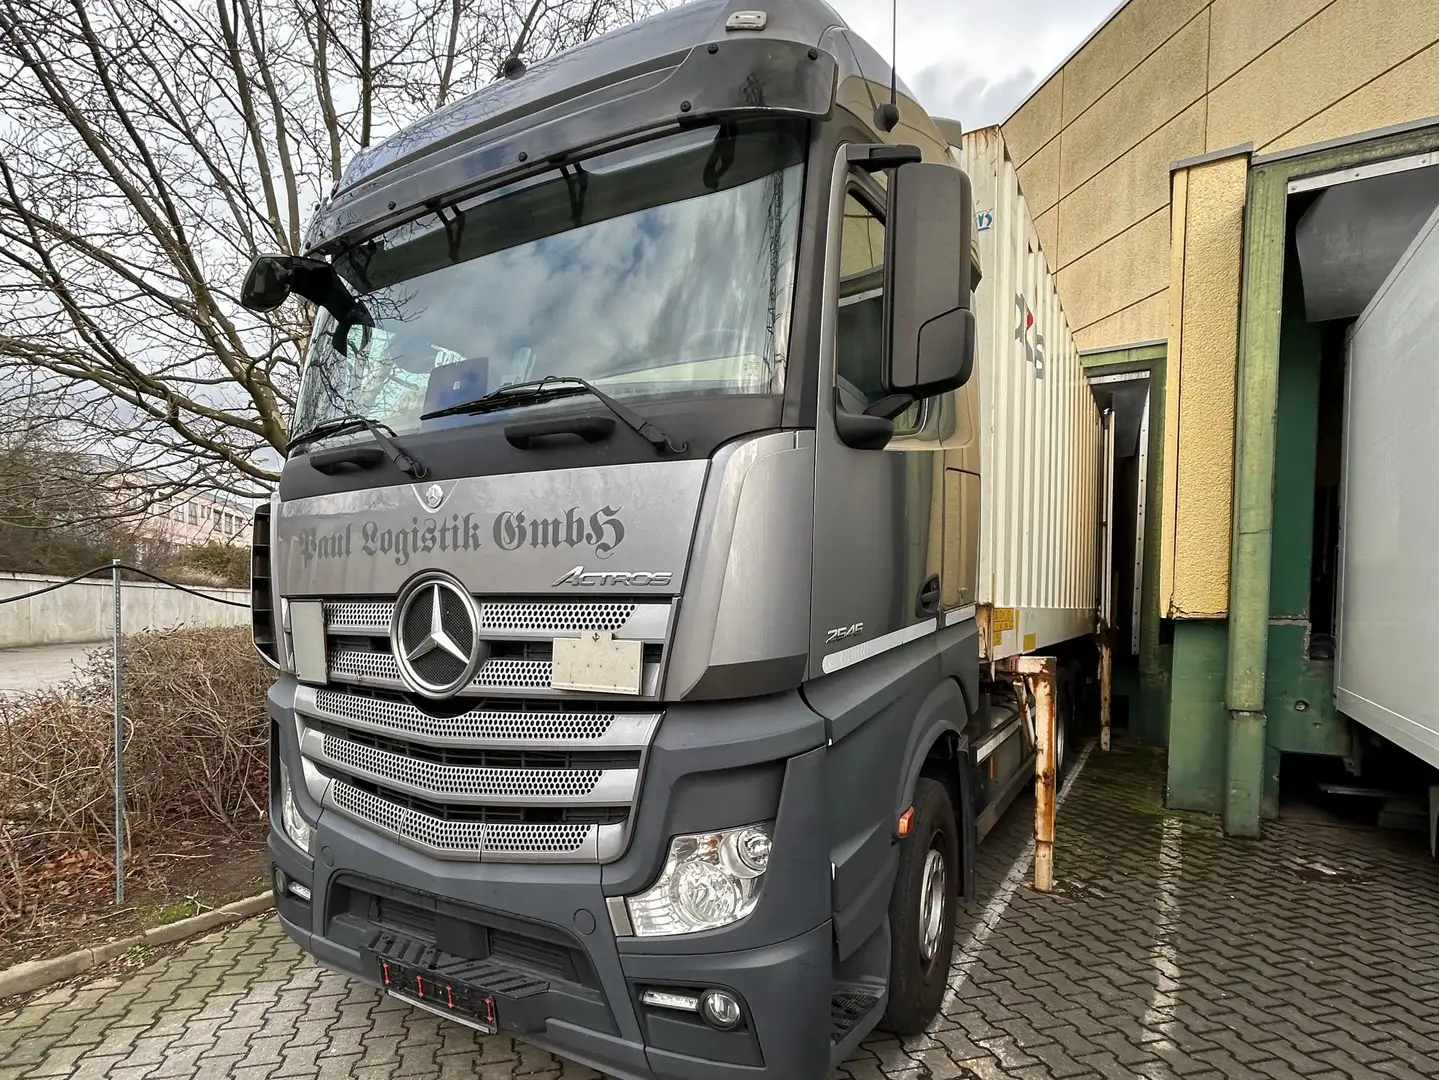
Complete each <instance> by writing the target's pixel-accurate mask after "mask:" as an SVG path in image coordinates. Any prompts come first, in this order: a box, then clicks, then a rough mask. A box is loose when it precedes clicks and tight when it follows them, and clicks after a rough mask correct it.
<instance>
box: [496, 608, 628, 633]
mask: <svg viewBox="0 0 1439 1080" xmlns="http://www.w3.org/2000/svg"><path fill="white" fill-rule="evenodd" d="M635 606H636V605H634V604H538V603H536V604H507V603H496V604H486V605H484V607H483V608H482V609H481V611H480V626H481V627H482V628H483V629H485V630H501V631H503V630H551V631H555V632H557V633H559V632H565V631H569V632H574V631H580V630H607V631H610V632H613V631H615V630H618V629H619V628H620V627H622V626H624V624H625V623H627V622H629V620H630V616H632V615H633V614H634V613H635Z"/></svg>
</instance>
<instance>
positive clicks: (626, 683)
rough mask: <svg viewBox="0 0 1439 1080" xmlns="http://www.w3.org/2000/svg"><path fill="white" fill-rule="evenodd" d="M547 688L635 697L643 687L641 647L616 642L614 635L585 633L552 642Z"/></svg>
mask: <svg viewBox="0 0 1439 1080" xmlns="http://www.w3.org/2000/svg"><path fill="white" fill-rule="evenodd" d="M552 648H553V651H552V653H551V664H550V686H551V688H553V689H555V690H578V691H581V692H585V693H591V694H628V695H631V696H636V695H638V694H639V693H640V692H641V691H642V689H643V686H644V668H645V665H644V645H643V643H641V642H638V641H616V640H615V636H614V634H611V633H606V632H604V631H602V630H587V631H586V632H585V633H583V634H581V635H580V636H579V637H569V638H555V639H554V642H553V645H552Z"/></svg>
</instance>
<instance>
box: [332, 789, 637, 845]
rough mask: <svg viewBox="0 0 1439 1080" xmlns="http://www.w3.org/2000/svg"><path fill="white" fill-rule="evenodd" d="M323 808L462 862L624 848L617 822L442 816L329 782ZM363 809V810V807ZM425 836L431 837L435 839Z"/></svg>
mask: <svg viewBox="0 0 1439 1080" xmlns="http://www.w3.org/2000/svg"><path fill="white" fill-rule="evenodd" d="M324 805H325V807H326V809H331V810H334V811H335V812H336V813H338V814H342V815H344V816H345V817H348V818H351V819H353V820H355V821H358V822H361V823H362V824H364V825H365V826H366V827H368V828H370V829H373V830H374V831H375V832H377V833H380V834H381V835H383V836H386V837H388V838H389V839H391V840H394V841H395V842H397V843H400V844H404V845H405V846H406V847H410V848H413V849H414V850H416V851H420V852H423V853H424V854H426V855H430V856H432V857H434V858H437V859H444V860H447V861H468V862H480V861H484V862H524V863H535V862H557V863H559V862H567V863H576V862H578V863H585V862H608V861H609V860H612V859H615V858H617V857H618V856H619V855H620V854H621V853H622V852H623V850H624V831H625V827H624V826H623V825H619V824H616V825H512V824H486V823H483V822H468V821H442V820H441V819H439V818H437V817H433V816H431V815H430V814H423V813H420V812H419V811H417V810H410V809H408V808H406V807H403V806H400V805H399V804H398V803H393V802H390V801H389V800H388V799H383V798H380V797H379V796H377V795H371V794H370V793H369V792H366V791H361V790H360V789H359V788H356V787H352V786H351V785H349V784H347V783H345V782H344V781H343V780H335V781H333V782H332V783H331V785H330V789H329V791H327V792H326V794H325V804H324ZM367 811H368V812H367ZM425 837H433V838H435V839H437V840H439V841H441V843H439V844H435V843H431V842H430V841H429V840H426V839H425Z"/></svg>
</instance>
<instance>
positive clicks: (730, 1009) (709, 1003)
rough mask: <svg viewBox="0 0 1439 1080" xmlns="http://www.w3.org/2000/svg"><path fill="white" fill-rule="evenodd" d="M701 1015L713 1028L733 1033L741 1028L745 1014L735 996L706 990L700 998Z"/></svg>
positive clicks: (719, 991)
mask: <svg viewBox="0 0 1439 1080" xmlns="http://www.w3.org/2000/svg"><path fill="white" fill-rule="evenodd" d="M700 1015H701V1016H703V1017H704V1018H705V1021H706V1023H708V1024H709V1025H710V1026H711V1027H717V1028H719V1029H720V1030H721V1031H733V1030H734V1029H735V1028H737V1027H739V1022H740V1019H741V1018H742V1017H743V1016H744V1013H743V1012H742V1011H741V1010H740V1007H739V1002H738V1001H737V1000H735V996H734V995H733V994H731V993H729V992H728V991H725V990H706V991H705V992H704V996H703V997H701V998H700Z"/></svg>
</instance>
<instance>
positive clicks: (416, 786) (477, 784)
mask: <svg viewBox="0 0 1439 1080" xmlns="http://www.w3.org/2000/svg"><path fill="white" fill-rule="evenodd" d="M301 749H302V751H303V752H304V753H305V756H306V757H308V758H310V759H311V760H312V761H315V762H318V763H319V764H322V765H325V766H327V767H329V768H330V769H332V770H340V771H343V772H346V773H349V774H351V775H354V776H358V777H362V778H364V779H366V780H370V781H373V782H375V783H378V784H381V785H384V786H387V787H391V788H394V789H396V790H400V791H405V792H408V793H409V794H412V795H417V796H420V797H421V798H425V799H429V800H431V801H434V802H446V803H454V804H456V805H483V806H617V805H626V806H627V805H629V804H631V803H632V802H633V801H634V796H635V788H636V786H637V785H638V783H639V770H638V769H502V768H477V767H472V766H462V765H440V764H437V763H435V762H433V761H423V760H420V759H416V758H412V757H406V756H404V755H402V754H396V753H392V752H390V751H388V750H380V749H377V748H375V747H373V746H365V745H364V744H362V743H357V742H351V741H349V740H348V739H345V738H342V737H340V736H337V735H332V734H328V733H324V734H322V733H321V732H319V731H317V730H314V729H309V730H307V731H306V732H305V734H304V739H303V743H302V747H301Z"/></svg>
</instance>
